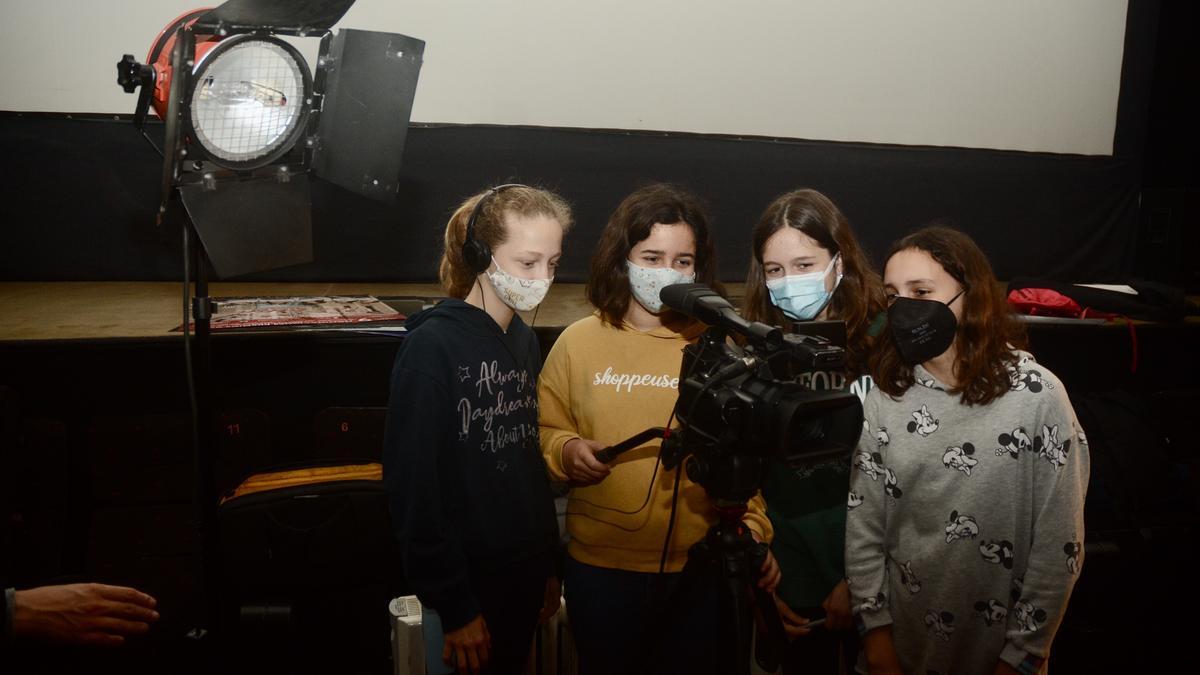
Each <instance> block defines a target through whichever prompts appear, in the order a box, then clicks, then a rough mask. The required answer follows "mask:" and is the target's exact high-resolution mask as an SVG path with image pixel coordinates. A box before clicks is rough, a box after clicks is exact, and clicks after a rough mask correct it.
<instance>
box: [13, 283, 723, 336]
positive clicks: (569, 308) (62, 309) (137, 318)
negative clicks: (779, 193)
mask: <svg viewBox="0 0 1200 675" xmlns="http://www.w3.org/2000/svg"><path fill="white" fill-rule="evenodd" d="M739 287H740V286H739ZM583 288H584V286H583V284H568V283H557V284H554V285H553V286H551V287H550V293H549V295H548V296H547V297H546V300H545V302H543V303H542V305H541V307H539V309H538V313H537V323H536V325H537V326H546V327H564V326H568V325H570V324H571V323H573V322H574V321H576V320H578V319H581V318H583V317H585V316H587V315H588V314H590V313H591V311H592V310H591V306H590V305H589V304H588V302H587V300H586V299H585V298H584V295H583ZM209 289H210V290H209V293H210V295H212V296H213V297H245V296H249V297H286V296H293V295H297V296H314V295H315V296H320V295H374V296H375V297H395V296H415V297H420V298H440V297H443V295H444V294H443V293H442V289H441V286H439V285H438V284H436V283H430V284H393V283H319V282H318V283H229V282H214V283H212V284H211V285H210V287H209ZM522 316H524V317H525V320H526V321H527V322H528V321H529V320H530V319H532V318H533V313H532V312H524V313H522ZM182 321H183V283H182V282H179V281H161V282H159V281H138V282H126V281H103V282H95V281H87V282H83V281H80V282H75V281H55V282H48V281H46V282H23V281H21V282H16V281H14V282H0V341H10V340H21V341H39V340H96V339H114V338H117V339H123V338H142V339H144V338H163V339H173V338H175V337H178V336H180V335H181V333H179V332H173V329H174V328H175V327H176V326H179V325H180V323H182ZM339 327H348V325H346V326H339ZM357 327H360V328H363V329H367V330H369V328H370V324H358V325H357ZM281 330H289V329H288V328H287V327H283V328H281Z"/></svg>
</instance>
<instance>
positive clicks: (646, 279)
mask: <svg viewBox="0 0 1200 675" xmlns="http://www.w3.org/2000/svg"><path fill="white" fill-rule="evenodd" d="M625 266H626V268H627V269H628V270H629V289H630V290H631V291H633V298H634V299H635V300H637V301H638V304H640V305H641V306H642V307H645V308H646V310H647V311H649V312H650V313H652V314H658V313H659V312H661V311H662V306H663V303H662V298H660V297H658V294H659V293H660V292H662V289H664V288H666V287H667V286H673V285H675V284H690V283H692V282H693V281H695V280H696V274H695V273H694V272H693V273H692V274H684V273H683V272H680V271H679V270H676V269H672V268H670V267H642V266H640V265H635V264H633V261H631V260H626V261H625Z"/></svg>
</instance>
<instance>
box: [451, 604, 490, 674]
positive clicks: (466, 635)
mask: <svg viewBox="0 0 1200 675" xmlns="http://www.w3.org/2000/svg"><path fill="white" fill-rule="evenodd" d="M491 648H492V635H491V633H488V629H487V622H486V621H484V620H483V615H482V614H480V615H479V616H477V617H475V618H474V619H471V620H470V621H469V622H468V623H467V625H465V626H463V627H462V628H459V629H457V630H452V631H450V632H449V633H446V637H445V638H444V639H443V640H442V663H445V664H446V665H448V666H452V667H454V668H455V669H457V670H458V672H459V675H468V674H472V673H478V672H480V671H481V670H482V669H483V667H484V666H486V665H487V663H488V659H489V655H490V650H491Z"/></svg>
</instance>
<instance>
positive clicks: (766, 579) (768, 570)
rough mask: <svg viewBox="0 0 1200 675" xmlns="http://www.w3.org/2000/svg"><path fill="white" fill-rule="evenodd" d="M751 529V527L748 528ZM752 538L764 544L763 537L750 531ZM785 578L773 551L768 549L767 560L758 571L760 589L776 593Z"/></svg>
mask: <svg viewBox="0 0 1200 675" xmlns="http://www.w3.org/2000/svg"><path fill="white" fill-rule="evenodd" d="M746 528H747V529H749V528H750V526H749V525H747V526H746ZM750 536H751V537H753V538H754V541H756V542H758V543H760V544H761V543H763V540H762V537H760V536H758V533H757V532H755V531H754V530H750ZM782 578H783V572H782V571H781V570H780V569H779V562H778V561H776V560H775V556H774V555H773V554H772V553H771V549H770V548H769V547H768V548H767V559H766V560H764V561H763V564H762V567H760V568H759V569H758V587H759V588H761V589H763V590H764V591H766V592H768V593H774V592H775V589H776V588H779V580H780V579H782Z"/></svg>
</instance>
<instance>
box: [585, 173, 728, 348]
mask: <svg viewBox="0 0 1200 675" xmlns="http://www.w3.org/2000/svg"><path fill="white" fill-rule="evenodd" d="M708 221H709V219H708V214H707V212H706V209H705V205H704V202H703V201H702V200H701V199H700V198H699V197H697V196H696V195H694V194H692V193H691V192H688V191H687V190H685V189H683V188H682V187H679V186H678V185H671V184H669V183H655V184H653V185H647V186H646V187H643V188H640V189H638V190H635V191H634V192H633V193H631V194H630V195H629V196H628V197H626V198H625V199H623V200H621V203H620V204H619V205H617V210H616V211H613V214H612V216H610V217H609V219H608V224H607V225H605V226H604V231H603V232H601V233H600V241H599V242H598V243H597V244H596V252H595V254H594V255H593V256H592V271H591V274H590V275H589V276H588V282H587V299H588V302H590V303H592V306H593V307H595V308H596V309H597V310H599V311H600V318H601V319H603V320H604V322H605V323H607V324H610V325H612V326H617V327H620V326H621V324H622V321H623V320H624V318H625V312H626V310H628V309H629V301H630V299H631V297H632V295H631V291H630V290H629V273H628V271H627V270H626V267H625V261H626V260H628V259H629V252H630V251H632V250H633V247H634V246H637V243H638V242H640V241H642V240H643V239H646V238H647V237H649V236H650V230H651V229H652V228H653V227H654V225H655V224H663V225H673V224H675V223H686V224H687V226H688V227H690V228H692V236H693V237H695V239H696V267H695V270H696V283H699V284H705V285H707V286H709V287H710V288H712V289H713V290H715V291H717V292H718V293H722V291H723V289H722V288H721V286H720V284H719V283H718V282H717V281H716V275H717V254H716V249H715V248H714V247H713V241H712V235H711V233H710V231H709V222H708Z"/></svg>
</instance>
